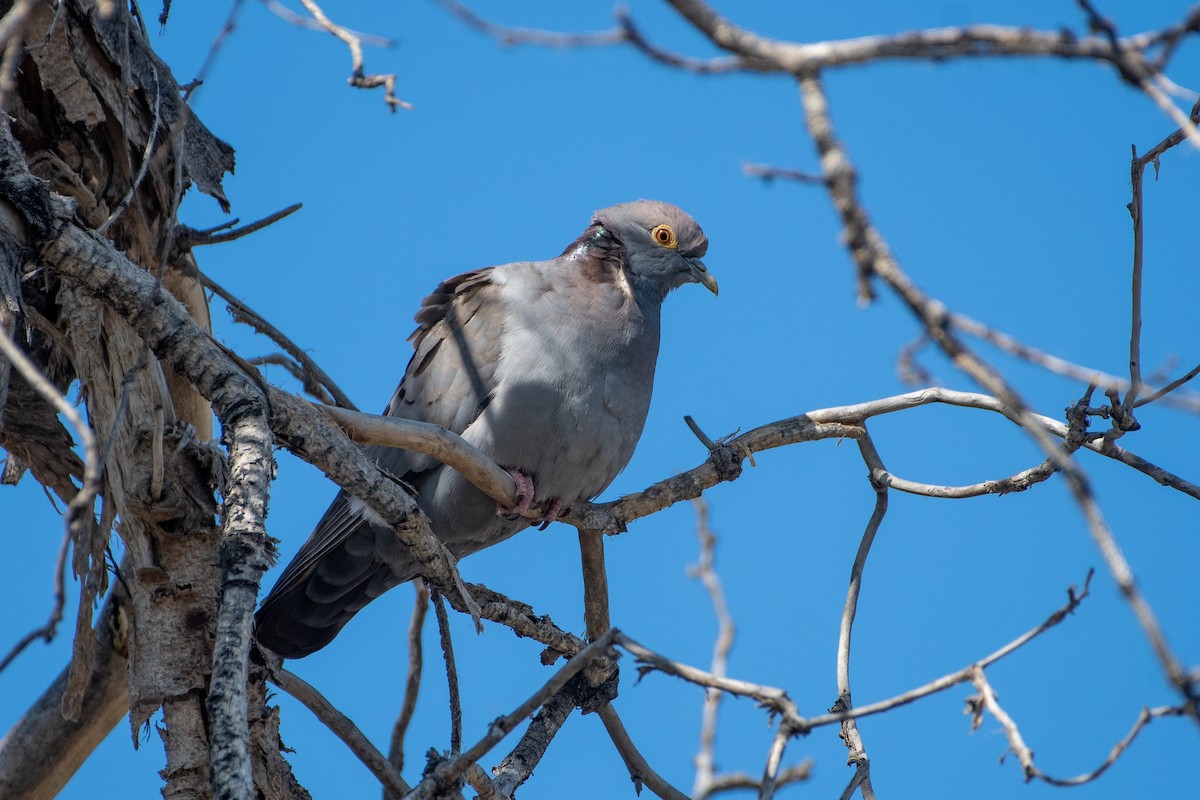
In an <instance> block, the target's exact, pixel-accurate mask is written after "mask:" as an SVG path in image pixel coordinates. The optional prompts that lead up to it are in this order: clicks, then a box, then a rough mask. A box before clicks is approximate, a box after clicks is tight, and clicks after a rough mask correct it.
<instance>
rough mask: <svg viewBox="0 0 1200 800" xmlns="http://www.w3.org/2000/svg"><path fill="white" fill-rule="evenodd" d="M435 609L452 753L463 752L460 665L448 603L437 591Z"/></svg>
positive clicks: (435, 593) (434, 601) (454, 754)
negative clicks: (456, 653)
mask: <svg viewBox="0 0 1200 800" xmlns="http://www.w3.org/2000/svg"><path fill="white" fill-rule="evenodd" d="M433 611H434V613H435V614H436V615H437V622H438V637H439V639H440V640H441V643H442V659H443V660H444V661H445V662H446V683H447V684H448V685H449V689H450V755H452V756H456V755H458V754H459V753H461V752H462V701H461V699H460V698H459V695H458V667H456V666H455V664H454V642H453V641H451V639H450V618H449V617H448V616H446V604H445V603H443V602H442V596H441V595H440V594H438V593H437V592H434V594H433Z"/></svg>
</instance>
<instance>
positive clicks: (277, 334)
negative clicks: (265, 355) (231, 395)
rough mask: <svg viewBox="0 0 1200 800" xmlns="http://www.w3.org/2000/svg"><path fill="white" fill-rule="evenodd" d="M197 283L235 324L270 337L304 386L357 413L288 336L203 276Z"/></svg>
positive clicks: (329, 378) (330, 380) (351, 403)
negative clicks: (295, 366) (317, 389)
mask: <svg viewBox="0 0 1200 800" xmlns="http://www.w3.org/2000/svg"><path fill="white" fill-rule="evenodd" d="M200 282H201V283H203V284H204V286H205V287H206V288H208V289H211V290H212V291H214V292H215V293H216V294H217V295H219V296H220V297H221V298H222V299H223V300H224V301H225V302H227V303H229V308H230V312H231V313H232V314H233V319H234V322H244V323H246V324H247V325H249V326H250V327H252V328H254V330H256V331H258V332H259V333H261V334H263V335H264V336H267V337H269V338H270V339H271V340H272V341H273V342H275V343H276V344H278V345H279V346H280V347H282V348H283V349H284V351H285V352H287V354H288V355H290V356H291V357H292V358H294V359H296V361H297V362H298V363H299V364H300V366H301V368H303V370H304V372H305V374H306V375H308V376H310V377H309V378H307V379H305V381H304V383H306V384H307V383H308V382H309V381H313V382H316V383H319V384H320V385H321V386H324V387H325V389H326V390H327V391H328V392H329V393H330V394H331V395H333V399H334V400H335V401H336V402H337V404H338V405H339V406H341V407H342V408H348V409H351V410H357V406H355V405H354V403H353V402H351V400H350V398H349V397H347V396H346V393H345V392H343V391H342V390H341V388H340V387H339V386H338V385H337V384H336V383H335V382H334V380H333V378H331V377H329V376H328V375H327V374H325V370H323V369H321V367H320V366H318V364H317V362H316V361H314V360H313V359H312V358H311V357H309V355H308V353H306V352H304V350H302V349H301V348H300V347H299V346H297V345H296V344H295V343H294V342H293V341H292V340H291V339H289V338H288V337H287V336H284V335H283V333H282V332H281V331H279V330H278V329H276V328H275V326H274V325H272V324H271V323H269V322H267V320H266V319H265V318H264V317H263V316H262V315H261V314H259V313H258V312H257V311H255V310H254V309H252V308H250V306H248V305H246V304H245V303H243V302H242V301H241V300H239V299H238V298H237V297H236V296H234V295H233V294H232V293H231V292H229V291H228V290H226V289H225V288H224V287H222V286H221V285H220V284H218V283H217V282H216V281H214V280H213V279H212V278H210V277H208V276H207V275H205V274H203V273H200Z"/></svg>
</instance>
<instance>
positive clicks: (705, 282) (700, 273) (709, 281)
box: [687, 258, 717, 295]
mask: <svg viewBox="0 0 1200 800" xmlns="http://www.w3.org/2000/svg"><path fill="white" fill-rule="evenodd" d="M687 263H688V267H689V268H690V269H691V272H692V278H693V279H695V281H696V283H698V284H700V285H701V286H703V287H704V288H705V289H708V290H709V291H710V292H712V293H713V294H714V295H716V294H717V279H716V278H714V277H713V275H712V273H711V272H709V271H708V267H706V266H704V262H703V261H701V260H700V259H698V258H689V259H687Z"/></svg>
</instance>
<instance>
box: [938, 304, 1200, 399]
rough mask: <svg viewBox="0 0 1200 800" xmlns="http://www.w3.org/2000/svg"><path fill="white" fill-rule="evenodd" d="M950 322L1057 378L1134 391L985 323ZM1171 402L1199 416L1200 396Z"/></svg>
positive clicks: (955, 317) (959, 317) (952, 318)
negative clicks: (1062, 377) (1058, 376)
mask: <svg viewBox="0 0 1200 800" xmlns="http://www.w3.org/2000/svg"><path fill="white" fill-rule="evenodd" d="M948 319H949V322H950V324H951V325H953V326H954V327H955V328H958V329H959V330H961V331H963V332H964V333H967V334H969V335H971V336H975V337H978V338H980V339H984V340H986V341H988V342H990V343H991V344H993V345H995V346H996V347H998V348H1000V349H1001V350H1003V351H1004V352H1006V353H1008V354H1009V355H1012V356H1016V357H1017V358H1019V359H1021V360H1022V361H1027V362H1029V363H1031V364H1036V365H1037V366H1039V367H1041V368H1043V369H1045V370H1048V371H1050V372H1053V373H1055V374H1057V375H1062V376H1064V377H1067V378H1072V379H1074V380H1078V381H1082V382H1084V383H1093V382H1094V383H1095V384H1096V385H1097V386H1099V387H1101V388H1103V389H1113V390H1116V391H1118V392H1128V391H1130V389H1132V388H1133V385H1132V384H1131V383H1130V382H1129V381H1127V380H1125V379H1123V378H1118V377H1116V376H1115V375H1109V374H1106V373H1104V372H1101V371H1099V370H1095V369H1092V368H1091V367H1085V366H1081V365H1079V364H1072V363H1071V362H1069V361H1067V360H1065V359H1062V358H1059V357H1058V356H1055V355H1052V354H1050V353H1046V352H1044V351H1042V350H1039V349H1037V348H1036V347H1030V346H1029V345H1026V344H1023V343H1022V342H1020V341H1018V340H1017V339H1015V338H1014V337H1012V336H1011V335H1009V334H1007V333H1005V332H1004V331H1000V330H996V329H995V328H991V327H988V326H987V325H984V324H983V323H982V322H979V321H977V320H974V319H971V318H970V317H968V316H966V315H965V314H959V313H952V314H950V315H949V316H948ZM1185 382H1186V381H1181V382H1180V383H1178V384H1176V385H1174V386H1171V387H1170V388H1167V387H1163V388H1162V389H1159V390H1157V391H1156V392H1155V395H1154V396H1155V399H1157V398H1158V397H1161V396H1162V395H1165V394H1167V392H1169V391H1173V390H1174V389H1176V388H1178V387H1179V386H1180V385H1182V384H1183V383H1185ZM1172 400H1173V403H1172V404H1173V405H1177V406H1180V407H1181V408H1185V409H1187V410H1188V411H1190V412H1192V413H1200V397H1197V396H1195V395H1194V394H1190V395H1187V396H1184V397H1175V398H1172ZM1147 402H1150V401H1149V400H1142V401H1139V402H1138V403H1137V404H1136V405H1139V406H1141V405H1145V404H1146V403H1147Z"/></svg>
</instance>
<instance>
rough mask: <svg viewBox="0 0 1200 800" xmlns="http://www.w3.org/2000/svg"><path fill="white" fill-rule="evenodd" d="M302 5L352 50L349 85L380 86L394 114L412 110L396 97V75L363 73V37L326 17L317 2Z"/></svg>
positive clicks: (385, 100) (311, 1)
mask: <svg viewBox="0 0 1200 800" xmlns="http://www.w3.org/2000/svg"><path fill="white" fill-rule="evenodd" d="M300 3H301V4H302V5H303V6H304V8H305V9H306V10H307V11H308V13H309V14H311V15H312V18H313V20H314V21H315V22H316V23H317V24H318V25H320V26H321V28H322V29H323V30H325V31H327V32H328V33H330V34H332V35H333V36H334V37H335V38H337V39H340V40H341V41H342V42H343V43H344V44H345V45H346V47H347V48H349V50H350V64H351V66H350V77H349V78H348V79H347V83H349V84H350V85H351V86H353V87H355V88H356V89H376V88H378V87H380V86H382V87H384V96H383V101H384V102H385V103H387V105H388V108H390V109H391V110H392V111H393V112H394V111H395V110H396V109H397V108H403V109H405V110H412V104H410V103H407V102H405V101H404V100H401V99H400V98H398V97H396V74H395V73H390V74H387V75H366V74H364V72H363V54H362V37H361V36H360V35H359V34H357V33H355V32H354V31H352V30H349V29H348V28H343V27H342V26H341V25H338V24H337V23H335V22H333V21H332V20H330V19H329V17H327V16H325V12H324V11H322V10H321V7H320V6H319V5H317V4H316V2H315V0H300Z"/></svg>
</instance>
